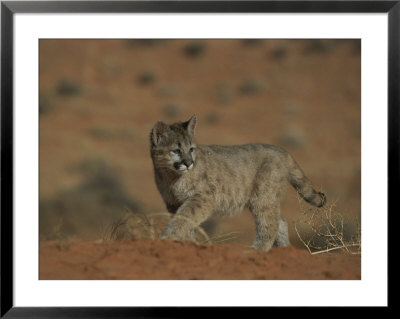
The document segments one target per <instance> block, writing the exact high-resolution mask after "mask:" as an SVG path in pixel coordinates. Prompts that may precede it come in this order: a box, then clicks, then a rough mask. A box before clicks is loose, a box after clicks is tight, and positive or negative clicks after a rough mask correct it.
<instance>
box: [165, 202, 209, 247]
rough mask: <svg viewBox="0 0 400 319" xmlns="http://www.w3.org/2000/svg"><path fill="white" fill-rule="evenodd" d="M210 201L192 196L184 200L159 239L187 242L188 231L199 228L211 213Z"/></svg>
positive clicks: (188, 237)
mask: <svg viewBox="0 0 400 319" xmlns="http://www.w3.org/2000/svg"><path fill="white" fill-rule="evenodd" d="M211 203H212V200H211V199H210V198H206V197H203V196H193V197H191V198H189V199H188V200H186V201H185V202H184V203H183V204H182V205H181V206H180V207H179V208H178V210H177V211H176V214H175V216H174V217H173V218H172V219H171V221H170V222H169V223H168V224H167V226H166V227H165V229H164V231H163V233H162V235H161V238H162V239H175V240H185V239H186V240H187V239H190V231H191V230H192V229H194V228H195V227H197V226H199V225H200V224H201V223H202V222H204V221H205V220H206V219H207V218H208V217H210V216H211V214H212V211H213V205H212V204H211Z"/></svg>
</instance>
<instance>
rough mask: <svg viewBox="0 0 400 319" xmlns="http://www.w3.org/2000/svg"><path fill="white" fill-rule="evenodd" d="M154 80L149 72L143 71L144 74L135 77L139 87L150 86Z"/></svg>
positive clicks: (152, 74) (154, 77)
mask: <svg viewBox="0 0 400 319" xmlns="http://www.w3.org/2000/svg"><path fill="white" fill-rule="evenodd" d="M155 80H156V76H155V74H154V73H153V72H151V71H145V72H143V73H141V74H139V76H138V77H137V81H138V83H139V84H141V85H150V84H152V83H154V81H155Z"/></svg>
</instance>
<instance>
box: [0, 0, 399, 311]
mask: <svg viewBox="0 0 400 319" xmlns="http://www.w3.org/2000/svg"><path fill="white" fill-rule="evenodd" d="M122 12H137V13H156V12H157V13H200V12H203V13H214V12H215V13H224V12H231V13H232V12H237V13H242V12H246V13H256V12H269V13H387V14H388V34H389V38H388V45H389V47H388V172H386V173H387V174H388V212H387V213H388V218H389V225H391V224H392V225H393V223H390V217H391V214H390V212H391V213H392V214H393V213H395V211H398V204H397V202H398V201H397V197H398V189H399V177H400V174H399V161H400V158H399V144H400V136H399V131H400V130H399V125H398V123H399V120H400V108H399V106H400V94H399V87H400V82H399V77H400V32H399V31H400V1H399V0H396V1H1V281H0V284H1V308H0V310H1V312H0V316H1V317H5V318H106V317H107V318H108V317H112V318H132V317H155V318H176V317H187V316H190V317H193V316H194V315H195V316H206V315H207V313H208V311H210V309H209V308H201V309H196V311H195V312H193V310H192V309H189V308H179V307H169V308H144V307H143V308H137V307H136V308H131V307H118V308H114V307H83V308H80V307H64V308H59V307H34V308H25V307H14V303H13V161H14V159H13V19H14V14H16V13H122ZM382 213H384V212H382ZM392 233H393V232H390V230H389V237H390V235H391V234H392ZM387 240H388V244H389V243H390V242H391V241H390V240H389V238H388V239H387ZM388 247H389V250H390V245H389V246H388ZM388 258H389V256H388ZM389 283H390V281H389V280H388V287H389ZM390 304H391V302H390V297H389V300H388V305H389V307H390ZM292 309H293V308H292ZM256 311H257V312H258V311H268V314H269V315H273V313H274V312H275V311H276V308H274V309H268V310H265V308H252V309H251V313H252V312H256ZM296 311H300V312H303V311H307V309H304V308H303V309H301V308H300V309H297V310H296ZM334 311H338V310H334ZM242 312H243V315H244V313H245V314H246V316H247V317H248V316H249V314H250V313H249V309H243V308H241V309H227V308H215V309H212V312H210V313H212V314H213V315H215V316H221V315H224V316H229V315H241V314H242ZM300 314H301V313H300ZM304 314H305V313H304ZM297 315H299V314H297Z"/></svg>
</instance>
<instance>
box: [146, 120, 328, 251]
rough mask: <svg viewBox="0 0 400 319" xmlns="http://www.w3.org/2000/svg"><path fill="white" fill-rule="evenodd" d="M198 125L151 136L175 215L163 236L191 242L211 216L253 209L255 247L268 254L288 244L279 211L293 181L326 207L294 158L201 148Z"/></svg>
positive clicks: (259, 147) (272, 150)
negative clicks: (194, 232)
mask: <svg viewBox="0 0 400 319" xmlns="http://www.w3.org/2000/svg"><path fill="white" fill-rule="evenodd" d="M196 122H197V119H196V117H195V116H193V117H192V118H191V119H190V120H189V121H187V122H184V123H174V124H172V125H167V124H166V123H164V122H162V121H160V122H157V123H156V125H155V126H154V128H153V129H152V132H151V135H150V142H151V157H152V160H153V165H154V173H155V181H156V185H157V187H158V190H159V191H160V194H161V196H162V198H163V200H164V202H165V204H166V206H167V209H168V211H169V212H171V213H174V214H175V216H174V218H173V219H172V220H171V221H170V222H169V223H168V225H167V227H166V228H165V230H164V232H163V234H162V238H170V239H177V240H185V239H188V238H189V237H190V232H191V230H192V229H193V228H194V227H196V226H198V225H200V224H201V223H202V222H204V221H205V220H207V219H208V218H209V217H211V216H213V215H214V216H215V215H218V216H232V215H234V214H237V213H239V212H241V211H242V210H243V209H244V208H249V209H250V211H251V213H252V215H253V217H254V221H255V225H256V235H255V239H254V243H253V247H255V248H257V249H261V250H265V251H267V250H269V249H270V248H271V247H272V246H273V244H275V245H276V246H287V245H289V235H288V230H287V224H286V222H285V221H284V219H283V217H282V216H281V212H280V203H281V201H282V199H283V198H284V196H285V194H286V188H287V185H288V182H289V183H291V184H292V185H293V186H294V187H295V188H296V189H297V191H298V192H299V194H300V195H301V196H302V198H303V199H304V200H306V201H307V202H309V203H310V204H312V205H314V206H318V207H320V206H323V205H324V204H325V201H326V198H325V195H324V194H322V193H319V192H316V191H315V190H314V188H313V186H312V184H311V182H310V181H309V180H308V179H307V177H306V176H305V175H304V173H303V171H302V170H301V168H300V167H299V166H298V165H297V163H296V162H295V160H294V159H293V158H292V157H291V156H290V155H289V153H287V152H286V151H285V150H283V149H281V148H279V147H276V146H273V145H267V144H246V145H234V146H217V145H208V146H205V145H196V143H195V141H194V128H195V126H196ZM191 148H193V150H192V151H191ZM178 149H179V151H178Z"/></svg>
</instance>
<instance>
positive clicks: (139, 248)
mask: <svg viewBox="0 0 400 319" xmlns="http://www.w3.org/2000/svg"><path fill="white" fill-rule="evenodd" d="M40 279H42V280H43V279H47V280H59V279H67V280H74V279H83V280H87V279H97V280H99V279H120V280H127V279H131V280H138V279H186V280H188V279H217V280H218V279H230V280H237V279H245V280H249V279H255V280H260V279H280V280H283V279H289V280H294V279H303V280H308V279H328V280H332V279H351V280H354V279H361V258H360V256H356V255H354V256H349V255H347V254H342V253H326V254H320V255H310V254H309V253H308V252H307V251H305V250H299V249H296V248H294V247H285V248H273V249H272V250H271V251H269V252H268V253H265V252H261V251H256V250H254V249H251V248H248V247H245V246H242V245H238V244H217V245H215V244H201V245H197V244H194V243H189V242H185V243H182V242H176V241H165V240H164V241H161V240H138V241H114V242H103V243H100V242H82V241H81V242H74V243H70V244H61V243H59V242H53V241H47V242H41V243H40Z"/></svg>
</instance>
